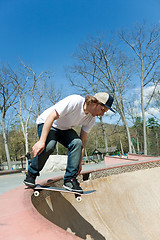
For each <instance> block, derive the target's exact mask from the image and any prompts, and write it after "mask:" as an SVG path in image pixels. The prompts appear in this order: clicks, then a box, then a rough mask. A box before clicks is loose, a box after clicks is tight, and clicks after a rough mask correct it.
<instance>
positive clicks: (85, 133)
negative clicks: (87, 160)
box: [78, 129, 88, 174]
mask: <svg viewBox="0 0 160 240" xmlns="http://www.w3.org/2000/svg"><path fill="white" fill-rule="evenodd" d="M87 136H88V133H87V132H85V131H83V130H82V129H81V133H80V138H81V140H82V145H83V147H82V153H81V162H80V168H79V172H78V174H79V173H80V172H81V170H82V160H83V156H84V152H85V148H86V144H87Z"/></svg>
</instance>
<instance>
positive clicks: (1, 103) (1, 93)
mask: <svg viewBox="0 0 160 240" xmlns="http://www.w3.org/2000/svg"><path fill="white" fill-rule="evenodd" d="M8 72H9V68H7V67H2V68H1V72H0V111H1V121H0V125H1V127H2V133H3V141H4V146H5V153H6V158H7V162H8V169H9V170H11V169H12V165H11V159H10V153H9V148H8V141H7V136H6V126H5V120H6V116H7V112H8V110H9V109H10V107H11V106H12V105H13V106H14V104H15V99H16V88H15V86H14V85H13V83H12V81H11V79H10V78H9V77H8Z"/></svg>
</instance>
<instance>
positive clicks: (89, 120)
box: [36, 95, 95, 132]
mask: <svg viewBox="0 0 160 240" xmlns="http://www.w3.org/2000/svg"><path fill="white" fill-rule="evenodd" d="M84 102H85V99H84V98H83V97H82V96H80V95H70V96H68V97H66V98H64V99H63V100H61V101H59V102H58V103H56V104H55V105H53V106H52V107H50V108H48V109H46V110H45V111H44V112H43V113H42V114H41V115H40V116H39V117H38V118H37V121H36V123H37V124H41V123H44V122H45V120H46V118H47V117H48V115H49V114H50V113H51V112H52V111H53V110H56V111H57V113H58V114H59V118H58V119H57V120H55V121H54V122H53V125H52V126H53V127H55V128H58V129H61V130H67V129H70V128H73V127H76V126H82V129H83V131H85V132H89V131H90V130H91V128H92V127H93V125H94V122H95V117H93V116H92V115H91V114H90V113H88V114H85V112H84V109H83V106H84Z"/></svg>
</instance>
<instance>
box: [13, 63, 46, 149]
mask: <svg viewBox="0 0 160 240" xmlns="http://www.w3.org/2000/svg"><path fill="white" fill-rule="evenodd" d="M21 68H22V69H20V72H17V73H15V72H14V71H13V70H12V72H10V78H11V79H12V80H13V82H14V87H16V89H17V91H18V96H17V98H18V99H17V100H18V103H17V104H16V105H12V106H13V108H14V109H15V111H16V113H17V115H18V117H19V119H20V123H21V127H22V131H23V136H24V139H25V147H26V153H28V152H29V145H28V127H29V120H30V118H31V113H32V108H33V102H34V99H35V98H34V95H35V92H36V87H37V84H38V83H39V82H40V80H43V79H44V78H47V77H48V73H47V72H42V73H40V74H39V75H38V76H37V74H36V73H35V72H34V71H33V69H32V68H31V67H29V66H26V65H25V64H24V63H23V62H21Z"/></svg>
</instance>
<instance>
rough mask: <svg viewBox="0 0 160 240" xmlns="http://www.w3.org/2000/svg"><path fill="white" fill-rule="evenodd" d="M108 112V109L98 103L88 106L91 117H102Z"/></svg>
mask: <svg viewBox="0 0 160 240" xmlns="http://www.w3.org/2000/svg"><path fill="white" fill-rule="evenodd" d="M107 111H108V108H107V107H106V106H105V105H103V104H99V103H93V104H91V106H90V110H89V112H90V113H91V114H92V116H93V117H96V116H97V117H98V116H99V117H102V116H103V115H104V114H105V113H106V112H107Z"/></svg>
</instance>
